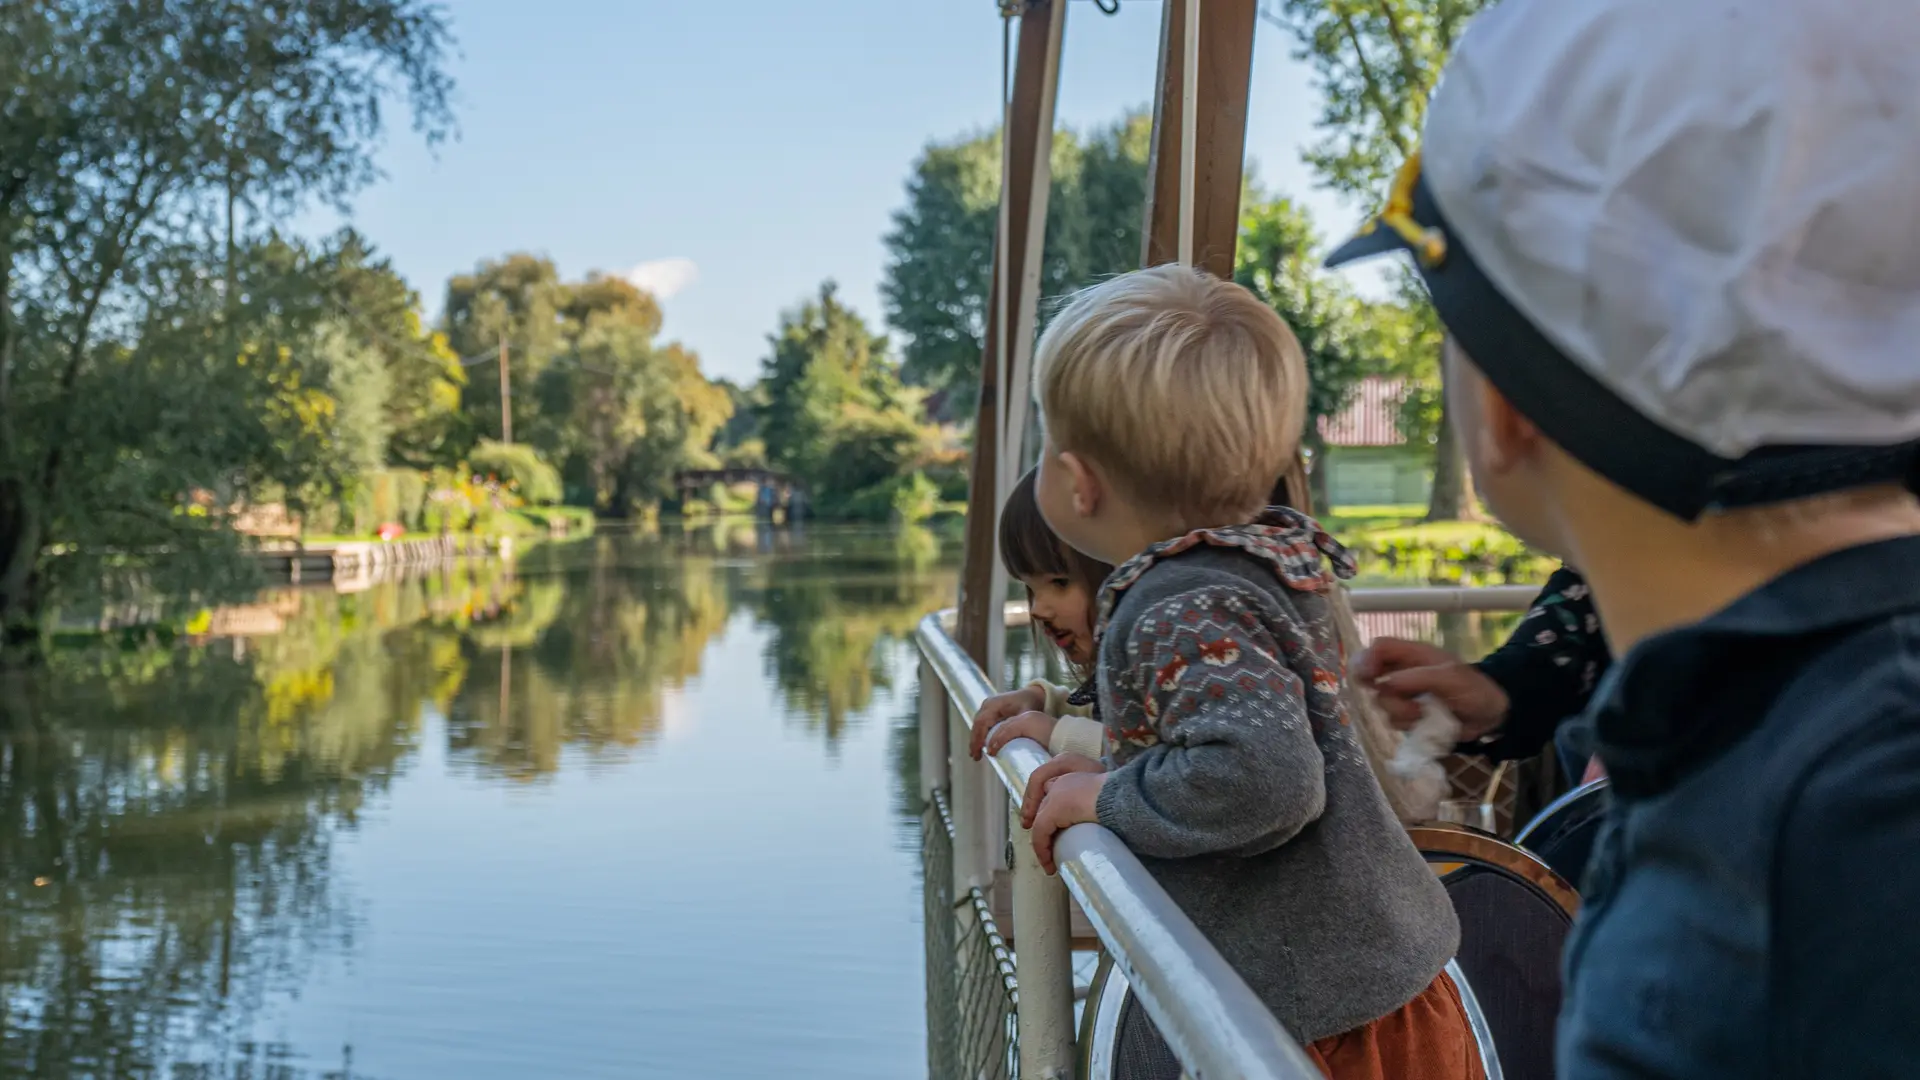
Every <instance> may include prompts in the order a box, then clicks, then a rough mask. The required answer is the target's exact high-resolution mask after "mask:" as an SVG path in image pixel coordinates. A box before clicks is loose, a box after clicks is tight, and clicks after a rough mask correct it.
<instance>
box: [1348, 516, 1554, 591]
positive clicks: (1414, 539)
mask: <svg viewBox="0 0 1920 1080" xmlns="http://www.w3.org/2000/svg"><path fill="white" fill-rule="evenodd" d="M1343 539H1344V540H1345V542H1346V543H1347V546H1348V547H1349V548H1350V549H1351V550H1352V551H1353V552H1354V553H1355V555H1356V557H1357V558H1358V560H1359V563H1360V569H1361V572H1362V573H1363V574H1369V575H1376V574H1377V575H1382V576H1387V577H1393V578H1398V579H1413V580H1417V581H1421V582H1425V583H1427V584H1433V585H1476V586H1477V585H1505V584H1515V583H1527V582H1534V581H1539V580H1541V579H1542V578H1544V577H1545V576H1546V575H1547V574H1549V573H1551V572H1552V570H1553V567H1554V565H1555V563H1554V561H1553V560H1552V559H1549V558H1547V557H1546V556H1543V555H1541V554H1540V553H1539V552H1537V551H1534V550H1533V549H1531V548H1529V547H1527V546H1526V545H1525V544H1522V543H1521V542H1520V541H1519V540H1518V539H1517V538H1515V537H1514V536H1513V535H1511V534H1509V533H1507V532H1505V531H1504V530H1501V529H1499V528H1495V527H1492V526H1487V525H1478V524H1473V523H1452V522H1446V523H1440V524H1432V525H1416V526H1412V527H1409V528H1395V529H1379V530H1374V531H1371V532H1364V533H1359V534H1356V535H1349V536H1346V537H1344V538H1343Z"/></svg>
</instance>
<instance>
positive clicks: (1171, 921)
mask: <svg viewBox="0 0 1920 1080" xmlns="http://www.w3.org/2000/svg"><path fill="white" fill-rule="evenodd" d="M1009 614H1010V615H1013V616H1014V618H1016V619H1023V617H1024V616H1025V614H1026V612H1025V606H1024V605H1018V606H1016V607H1014V608H1013V610H1011V611H1010V612H1009ZM952 617H953V616H952V612H950V611H949V612H940V613H938V614H935V615H929V616H927V617H926V619H924V620H922V621H921V623H920V629H919V633H918V635H917V637H918V641H919V646H920V656H921V699H920V700H921V712H920V723H921V729H920V754H921V764H922V774H921V778H922V779H921V782H922V784H923V785H926V786H928V788H929V789H930V790H931V789H932V788H936V787H939V786H941V785H940V784H939V783H938V782H939V781H941V780H948V781H949V782H950V789H951V791H952V799H951V802H952V807H953V818H954V845H953V847H954V852H953V860H954V876H955V879H956V881H955V884H956V886H960V885H964V886H967V887H972V886H984V885H985V884H986V883H988V882H990V881H991V879H992V873H993V870H994V869H995V866H994V857H993V854H992V849H993V848H995V847H997V846H998V842H999V840H1000V838H1001V837H1002V836H1004V835H1005V834H1003V833H996V832H990V831H989V821H988V820H987V814H986V802H987V800H988V799H990V798H994V799H997V800H998V801H999V803H1000V805H1001V807H1002V808H1003V810H1004V807H1005V805H1006V802H1007V800H1008V799H1015V800H1017V799H1020V798H1021V797H1022V796H1023V795H1024V794H1025V792H1026V789H1027V777H1029V776H1031V775H1032V774H1033V771H1034V770H1035V769H1037V768H1039V767H1040V766H1041V765H1042V764H1044V763H1045V762H1046V760H1047V758H1048V754H1047V751H1046V748H1045V747H1042V746H1041V745H1040V744H1039V743H1036V742H1034V741H1033V740H1031V739H1015V740H1013V741H1012V742H1010V743H1008V744H1007V745H1006V746H1005V747H1004V748H1002V749H1001V751H1000V753H999V754H997V755H995V756H994V757H993V758H992V759H991V771H990V775H991V776H993V777H997V778H998V779H999V786H1000V787H1001V788H1002V790H1001V791H999V792H993V791H991V790H990V788H989V785H990V784H991V782H992V781H991V779H990V778H989V770H988V769H987V768H985V767H982V766H975V764H974V763H973V762H972V761H970V760H965V759H964V755H965V754H966V740H965V738H964V737H955V732H956V731H957V730H964V727H965V725H966V724H968V723H969V722H970V721H971V720H972V719H973V714H974V713H975V712H977V711H978V710H979V708H980V703H981V702H983V701H985V700H986V699H987V697H988V696H990V695H991V694H992V693H994V689H993V687H992V686H991V685H990V684H989V683H988V682H987V678H986V676H985V674H983V673H982V672H981V670H980V668H979V666H978V665H976V664H975V663H974V662H973V659H972V658H971V657H969V656H967V654H966V653H965V652H964V651H962V650H961V648H960V646H959V644H958V643H957V642H955V641H954V640H953V637H952V635H951V634H950V633H949V632H948V630H947V626H948V625H949V624H950V622H951V619H952ZM952 748H957V750H958V753H959V754H960V755H962V758H961V759H960V760H954V759H953V758H952V754H953V752H954V751H953V749H952ZM929 766H931V767H932V768H931V770H929V768H928V767H929ZM954 766H959V767H958V768H955V767H954ZM1016 828H1017V826H1016ZM1013 849H1014V866H1013V919H1014V934H1013V936H1014V971H1015V975H1016V977H1017V978H1018V980H1019V985H1020V1000H1019V1024H1020V1051H1019V1052H1020V1073H1021V1075H1022V1076H1023V1077H1035V1078H1051V1077H1067V1076H1071V1075H1072V1070H1073V1060H1074V1049H1075V1048H1074V1038H1073V1030H1074V1025H1073V963H1072V956H1071V949H1072V941H1071V938H1070V937H1069V930H1068V926H1067V892H1066V891H1067V890H1069V889H1070V890H1072V892H1073V895H1074V897H1075V898H1077V899H1078V900H1079V901H1080V906H1081V908H1082V910H1084V911H1085V912H1086V915H1087V920H1088V922H1090V923H1091V924H1092V925H1093V928H1094V931H1095V932H1096V933H1098V934H1099V935H1100V940H1101V942H1102V943H1103V944H1104V945H1105V946H1106V947H1107V951H1108V952H1109V953H1110V954H1111V955H1112V956H1113V960H1114V964H1115V966H1116V967H1118V968H1119V970H1120V972H1121V973H1122V974H1124V975H1125V976H1126V977H1127V982H1128V984H1129V985H1130V986H1131V987H1132V988H1133V991H1134V993H1135V994H1137V995H1138V996H1139V998H1140V1002H1141V1004H1142V1005H1143V1006H1145V1007H1146V1010H1147V1014H1148V1015H1149V1016H1151V1017H1153V1020H1154V1023H1155V1025H1156V1026H1158V1027H1159V1029H1160V1033H1161V1034H1162V1035H1163V1036H1165V1037H1166V1040H1167V1043H1168V1045H1169V1046H1171V1047H1172V1048H1173V1052H1174V1053H1175V1055H1177V1056H1178V1057H1179V1058H1180V1060H1181V1061H1182V1062H1183V1063H1185V1065H1186V1071H1187V1072H1188V1074H1189V1075H1191V1076H1194V1077H1199V1078H1203V1080H1204V1078H1209V1077H1245V1078H1247V1080H1318V1078H1319V1076H1320V1072H1319V1070H1317V1069H1315V1068H1314V1067H1313V1065H1312V1064H1311V1063H1309V1062H1308V1061H1307V1058H1306V1056H1305V1055H1304V1054H1302V1053H1301V1051H1300V1048H1299V1046H1298V1045H1296V1044H1295V1043H1294V1041H1293V1040H1292V1039H1291V1038H1290V1037H1289V1036H1288V1035H1287V1033H1286V1029H1284V1028H1282V1027H1281V1026H1280V1022H1279V1021H1278V1020H1276V1019H1274V1016H1273V1014H1272V1013H1271V1012H1269V1011H1268V1010H1267V1008H1266V1006H1265V1005H1262V1004H1261V1003H1260V999H1259V998H1258V997H1255V996H1254V993H1253V991H1252V990H1251V989H1250V988H1248V986H1247V984H1246V982H1245V980H1243V979H1241V978H1240V975H1239V973H1237V972H1235V971H1234V970H1233V968H1232V967H1230V966H1228V964H1227V962H1226V960H1225V959H1224V958H1222V957H1221V955H1220V953H1219V951H1218V950H1217V949H1215V948H1214V947H1213V943H1212V942H1209V941H1208V940H1207V939H1206V936H1205V935H1203V934H1202V933H1201V932H1200V930H1199V928H1198V927H1196V926H1194V925H1193V922H1192V920H1190V919H1188V918H1187V916H1186V913H1185V912H1183V911H1181V910H1180V908H1179V906H1178V905H1176V904H1175V903H1174V902H1173V899H1172V898H1171V897H1169V896H1168V895H1167V894H1166V890H1164V889H1162V888H1161V887H1160V885H1159V883H1158V882H1156V881H1154V880H1153V877H1152V876H1151V875H1150V874H1148V873H1147V870H1146V867H1144V866H1142V865H1140V860H1139V859H1137V858H1135V857H1134V854H1133V852H1131V851H1129V850H1127V847H1126V845H1125V844H1122V843H1121V842H1120V839H1119V837H1116V836H1114V835H1113V834H1112V833H1111V832H1108V831H1107V830H1106V829H1104V828H1101V827H1100V826H1098V825H1091V824H1088V825H1075V826H1074V827H1072V828H1070V829H1068V830H1066V831H1065V832H1064V833H1062V834H1061V835H1060V839H1059V842H1058V843H1057V844H1056V845H1055V858H1056V861H1057V862H1058V864H1059V868H1060V873H1059V876H1058V877H1053V876H1050V875H1048V874H1047V873H1046V871H1044V870H1042V869H1041V867H1040V863H1039V860H1038V859H1036V858H1035V857H1034V855H1033V844H1032V842H1031V840H1030V838H1029V837H1028V835H1027V834H1026V830H1024V829H1020V830H1019V835H1017V836H1016V837H1014V840H1013Z"/></svg>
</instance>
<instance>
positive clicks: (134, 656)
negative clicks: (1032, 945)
mask: <svg viewBox="0 0 1920 1080" xmlns="http://www.w3.org/2000/svg"><path fill="white" fill-rule="evenodd" d="M957 558H958V544H957V543H956V542H952V541H951V540H949V541H948V542H945V543H943V542H942V540H941V539H940V538H939V537H937V536H936V535H935V534H933V533H931V532H926V531H922V530H912V531H907V532H861V531H845V530H833V529H810V530H806V531H804V532H785V531H778V532H776V531H772V530H760V529H756V528H755V527H754V526H752V525H742V526H720V527H715V528H705V529H673V530H669V531H666V532H662V533H658V534H654V535H631V534H628V535H621V534H612V533H609V534H603V535H601V536H598V537H595V538H592V539H590V540H586V541H581V542H578V543H574V544H567V545H553V546H545V547H541V548H536V549H534V550H532V551H530V552H528V553H526V554H525V555H524V556H523V558H522V559H521V560H520V561H519V562H518V563H517V565H515V566H514V567H513V568H512V570H511V572H509V571H508V570H507V569H506V568H504V567H502V566H500V565H497V564H485V563H482V564H475V565H469V566H462V567H460V568H457V569H453V570H448V571H443V572H437V573H433V574H429V575H426V576H421V577H414V578H410V579H407V580H401V581H389V582H384V583H381V584H378V585H375V586H373V587H371V588H369V589H366V590H364V591H360V592H356V593H351V594H347V595H341V594H337V593H336V592H334V591H333V590H332V589H330V588H326V587H312V586H308V587H305V588H300V589H278V590H269V591H268V592H266V593H264V594H262V596H261V597H260V598H259V600H258V602H257V603H254V604H251V605H246V606H243V607H238V608H227V609H221V610H217V611H213V612H208V613H204V614H203V615H202V616H201V617H199V618H198V619H197V620H196V624H195V625H194V627H193V629H194V631H195V634H194V636H193V637H192V638H191V640H189V641H186V642H184V643H176V644H174V645H171V646H165V647H162V646H155V645H147V646H142V647H129V648H125V649H118V650H113V651H102V650H97V649H95V650H62V651H59V652H56V653H55V654H54V655H53V656H52V657H51V658H50V660H49V661H48V663H47V664H46V665H45V666H44V667H42V668H41V669H39V670H36V671H33V672H30V673H27V674H24V675H22V674H16V675H13V676H8V677H6V679H7V681H6V682H5V683H4V685H0V867H4V870H5V881H4V893H0V994H4V998H3V1001H4V1011H3V1012H0V1075H4V1076H8V1077H14V1076H20V1077H26V1076H33V1077H48V1078H66V1077H90V1078H91V1077H165V1078H189V1077H192V1078H200V1077H206V1078H213V1077H249V1078H254V1077H258V1078H265V1077H273V1078H285V1080H296V1078H300V1080H306V1078H313V1080H319V1078H329V1080H331V1078H342V1080H344V1078H346V1077H355V1078H362V1077H364V1078H380V1080H414V1078H427V1077H458V1078H472V1080H488V1078H495V1077H498V1078H508V1077H512V1078H530V1077H540V1078H546V1077H556V1078H562V1077H564V1078H572V1077H703V1078H706V1077H712V1078H724V1077H765V1076H819V1077H847V1078H853V1077H875V1078H887V1080H898V1078H901V1077H909V1076H915V1075H923V1074H924V1072H925V1069H926V1048H925V1037H924V1029H925V1015H924V1013H925V1004H924V1000H923V977H922V971H921V964H922V955H923V943H922V938H921V933H920V928H919V927H920V919H921V913H920V899H919V888H920V886H919V874H920V864H919V859H918V854H917V845H918V843H919V831H918V829H919V826H918V817H917V810H916V808H915V807H914V806H912V805H910V800H911V799H912V798H913V797H914V794H913V793H914V786H913V777H912V775H911V770H912V769H913V768H914V767H915V766H914V764H913V762H914V761H915V758H914V748H913V746H912V745H910V740H911V739H912V737H913V736H912V715H913V708H914V705H913V699H912V696H913V693H914V679H913V672H914V659H913V651H912V645H911V642H910V633H911V630H912V628H913V626H914V624H915V622H916V621H917V620H918V618H919V617H920V616H921V615H922V614H924V613H925V612H926V611H928V610H931V609H933V608H935V607H939V606H942V605H944V604H947V603H950V602H951V598H952V596H953V593H954V582H955V568H954V567H955V563H956V561H957Z"/></svg>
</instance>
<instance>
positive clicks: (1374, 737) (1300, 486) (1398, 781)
mask: <svg viewBox="0 0 1920 1080" xmlns="http://www.w3.org/2000/svg"><path fill="white" fill-rule="evenodd" d="M1308 490H1309V489H1308V487H1307V468H1306V461H1305V460H1304V459H1303V458H1301V457H1299V456H1297V455H1296V456H1295V458H1294V462H1293V467H1292V468H1291V469H1289V470H1287V474H1286V475H1285V476H1282V477H1281V478H1280V480H1279V482H1278V483H1276V484H1275V485H1274V488H1273V495H1272V497H1271V498H1272V501H1273V502H1274V503H1275V504H1276V505H1279V506H1286V507H1291V508H1293V509H1295V510H1298V511H1300V512H1301V513H1303V514H1308V515H1311V514H1312V513H1313V499H1312V498H1311V497H1310V496H1309V494H1308ZM1328 599H1329V600H1330V601H1331V602H1330V603H1329V604H1328V607H1329V609H1330V610H1331V611H1332V614H1333V626H1334V630H1335V632H1337V633H1338V634H1339V635H1340V655H1341V657H1342V659H1343V660H1344V661H1346V662H1351V661H1352V659H1353V658H1354V657H1355V656H1358V655H1359V654H1360V650H1361V649H1363V648H1365V647H1366V642H1365V640H1364V639H1362V638H1361V636H1360V622H1359V620H1358V619H1356V618H1354V614H1353V603H1352V601H1350V600H1349V599H1348V597H1347V587H1346V585H1345V584H1336V585H1335V586H1334V587H1333V592H1332V594H1331V595H1330V596H1329V597H1328ZM1340 693H1341V696H1342V697H1343V698H1344V699H1345V702H1346V706H1347V715H1348V717H1350V718H1351V719H1352V720H1353V728H1354V731H1355V733H1356V734H1357V735H1358V737H1359V742H1360V749H1361V750H1362V751H1363V752H1365V754H1366V755H1367V765H1368V767H1370V768H1371V769H1372V770H1373V778H1374V779H1375V780H1377V781H1379V782H1380V790H1381V792H1383V793H1384V794H1385V795H1386V797H1387V805H1388V806H1390V807H1391V808H1392V809H1393V813H1394V816H1395V817H1397V818H1399V819H1400V820H1401V821H1402V822H1404V823H1408V824H1411V823H1413V822H1417V821H1432V820H1433V819H1435V818H1437V817H1439V816H1440V807H1439V805H1438V804H1437V803H1436V802H1435V801H1434V800H1433V799H1432V798H1431V797H1429V796H1428V795H1426V794H1424V793H1423V792H1421V791H1420V790H1419V788H1418V786H1417V785H1414V784H1411V783H1409V782H1408V781H1407V780H1404V779H1402V778H1401V777H1400V776H1399V775H1398V774H1396V773H1395V772H1394V771H1393V770H1392V768H1391V767H1390V766H1391V763H1392V761H1393V758H1394V755H1395V754H1396V753H1398V752H1399V749H1400V741H1401V739H1403V738H1404V736H1403V735H1402V734H1401V733H1400V732H1399V731H1398V730H1396V729H1395V728H1394V726H1393V725H1392V724H1391V723H1389V722H1388V720H1387V714H1386V713H1384V712H1382V711H1381V710H1380V706H1379V705H1378V703H1376V702H1375V701H1374V700H1373V695H1372V694H1369V693H1367V692H1365V691H1363V690H1361V689H1360V688H1359V687H1357V686H1355V685H1353V681H1352V680H1351V679H1349V678H1347V673H1346V671H1345V670H1344V665H1343V670H1342V671H1341V673H1340Z"/></svg>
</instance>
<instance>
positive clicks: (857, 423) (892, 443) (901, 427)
mask: <svg viewBox="0 0 1920 1080" xmlns="http://www.w3.org/2000/svg"><path fill="white" fill-rule="evenodd" d="M770 344H771V345H772V353H771V355H769V356H768V357H767V359H766V361H765V364H764V371H763V374H762V378H761V390H762V392H763V393H764V394H765V404H764V405H763V406H762V407H761V409H760V416H759V430H760V434H761V437H762V439H764V440H765V445H766V456H767V461H768V463H769V464H771V465H772V466H773V467H774V468H776V469H780V470H782V471H785V472H788V473H790V474H792V475H794V476H796V477H799V478H800V479H801V480H803V481H805V482H806V483H807V484H808V485H809V487H811V488H812V489H813V493H814V505H815V507H816V509H818V511H819V512H820V513H822V514H825V515H827V516H830V517H844V518H857V519H862V520H885V519H887V518H889V517H891V516H893V515H894V514H895V513H896V512H900V511H903V510H904V511H905V512H909V513H918V512H919V511H920V510H921V509H923V508H928V512H931V510H930V503H931V500H928V499H925V498H923V497H921V496H920V494H918V493H917V491H909V492H908V493H906V494H904V495H903V493H902V491H903V489H902V485H907V486H908V487H909V488H914V489H917V488H919V486H920V484H921V483H922V482H924V477H922V478H920V481H915V480H914V479H913V477H915V476H916V475H917V473H916V471H917V469H918V468H919V466H920V464H921V462H922V461H923V460H924V458H925V456H926V452H927V445H928V440H927V432H926V430H925V428H924V427H923V426H922V425H921V423H920V422H919V421H918V420H917V419H916V415H917V413H918V404H919V403H918V400H917V398H916V397H915V395H913V394H912V393H911V392H910V391H909V390H907V388H905V387H903V386H902V385H901V383H900V373H899V369H898V367H897V366H896V365H895V364H894V362H893V360H892V358H891V357H890V356H889V355H888V354H887V340H886V339H885V338H884V337H880V336H877V335H875V334H874V333H873V332H872V331H871V330H870V329H868V327H867V324H866V322H865V321H864V320H862V319H861V318H860V316H859V315H858V314H856V313H855V312H853V311H852V310H851V309H849V308H847V307H846V306H845V305H843V304H841V303H840V300H839V296H838V291H837V289H836V288H835V286H834V284H833V283H832V282H827V283H825V284H823V285H822V286H821V287H820V293H819V296H818V297H816V298H815V299H813V300H810V301H808V302H807V303H805V304H803V305H801V306H800V307H799V308H798V309H796V310H794V311H791V312H788V313H787V314H786V315H785V316H784V317H783V318H782V320H781V327H780V331H779V333H777V334H775V335H774V336H773V337H772V338H771V341H770Z"/></svg>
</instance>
